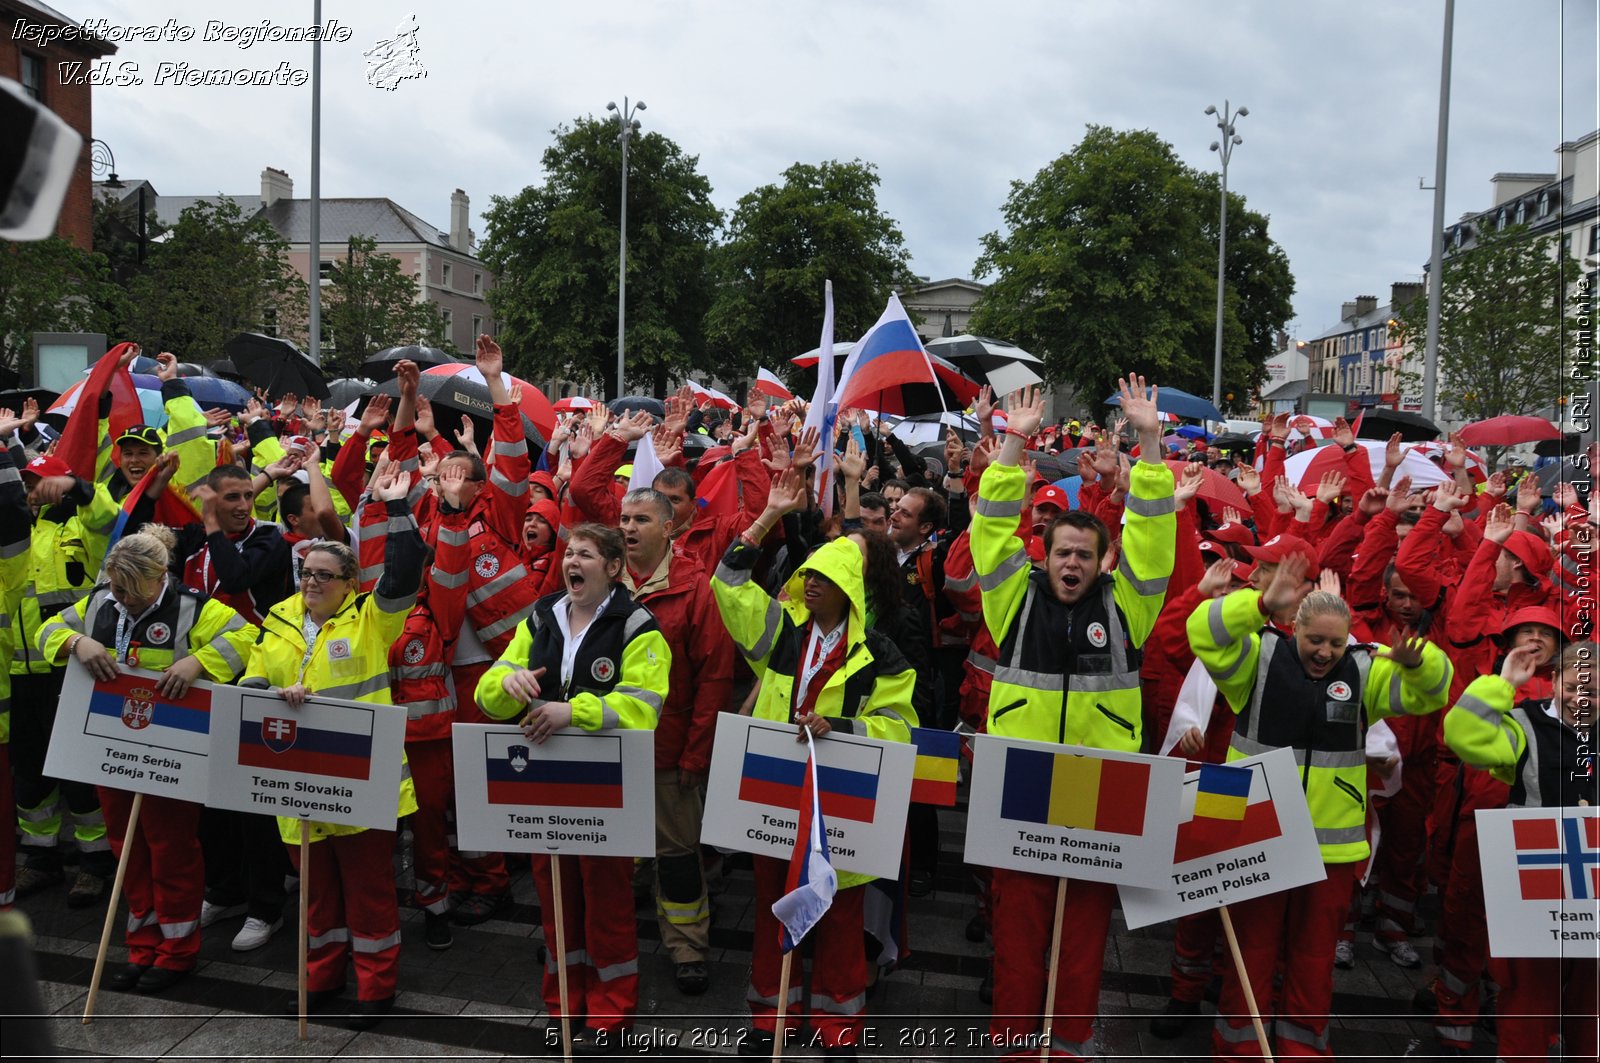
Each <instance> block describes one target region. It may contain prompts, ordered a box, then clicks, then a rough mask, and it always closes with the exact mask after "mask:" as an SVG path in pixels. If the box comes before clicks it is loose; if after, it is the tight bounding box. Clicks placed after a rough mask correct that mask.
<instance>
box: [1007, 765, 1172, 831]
mask: <svg viewBox="0 0 1600 1063" xmlns="http://www.w3.org/2000/svg"><path fill="white" fill-rule="evenodd" d="M1149 790H1150V766H1149V765H1148V764H1141V763H1139V762H1138V761H1131V760H1111V759H1109V758H1104V759H1103V758H1100V757H1096V756H1091V755H1086V754H1079V753H1050V752H1047V751H1045V750H1042V749H1022V748H1019V747H1016V746H1012V747H1009V748H1007V750H1006V771H1005V782H1004V784H1003V786H1002V789H1001V794H1000V815H1001V816H1002V817H1003V818H1005V819H1014V820H1018V821H1020V822H1023V823H1044V824H1048V825H1050V826H1053V827H1076V828H1079V829H1081V830H1097V831H1106V832H1108V833H1112V834H1131V835H1142V834H1144V820H1145V805H1146V804H1147V802H1148V800H1149V796H1150V795H1149Z"/></svg>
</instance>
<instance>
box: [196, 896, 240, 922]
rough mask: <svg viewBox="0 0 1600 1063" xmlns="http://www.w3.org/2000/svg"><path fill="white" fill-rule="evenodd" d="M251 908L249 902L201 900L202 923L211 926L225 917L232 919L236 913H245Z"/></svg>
mask: <svg viewBox="0 0 1600 1063" xmlns="http://www.w3.org/2000/svg"><path fill="white" fill-rule="evenodd" d="M249 910H250V906H249V905H248V904H212V903H211V902H210V901H201V902H200V925H201V926H203V927H205V926H210V925H211V924H212V923H220V922H222V921H223V920H224V919H232V918H233V917H234V916H236V915H243V914H244V913H245V912H247V911H249Z"/></svg>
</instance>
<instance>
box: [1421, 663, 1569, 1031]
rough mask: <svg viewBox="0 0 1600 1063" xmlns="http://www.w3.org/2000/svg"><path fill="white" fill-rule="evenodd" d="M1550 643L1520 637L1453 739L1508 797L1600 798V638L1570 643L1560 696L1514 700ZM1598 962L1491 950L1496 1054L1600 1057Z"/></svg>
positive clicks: (1449, 727) (1529, 800) (1447, 735)
mask: <svg viewBox="0 0 1600 1063" xmlns="http://www.w3.org/2000/svg"><path fill="white" fill-rule="evenodd" d="M1542 653H1543V651H1542V649H1541V647H1539V646H1536V645H1522V646H1518V647H1516V648H1515V649H1513V650H1512V651H1511V652H1510V653H1508V654H1506V658H1505V663H1504V664H1503V665H1502V666H1501V668H1500V674H1499V675H1485V676H1479V677H1478V678H1477V679H1474V680H1473V681H1472V684H1471V685H1470V686H1468V687H1467V689H1466V691H1465V692H1464V693H1463V694H1462V695H1461V697H1460V699H1459V700H1458V701H1457V702H1456V703H1455V706H1454V707H1453V708H1451V710H1450V711H1449V712H1448V713H1446V714H1445V717H1444V740H1445V743H1446V744H1447V745H1448V746H1449V747H1450V748H1451V749H1452V750H1453V751H1454V752H1455V754H1456V756H1458V757H1460V758H1461V760H1462V762H1463V763H1465V764H1470V765H1471V766H1473V767H1474V768H1482V769H1484V770H1486V771H1488V772H1489V773H1490V774H1492V775H1493V776H1494V777H1495V778H1496V779H1499V780H1500V781H1501V782H1503V783H1505V784H1507V785H1509V786H1510V787H1511V800H1510V803H1509V804H1508V806H1507V807H1510V808H1549V807H1560V806H1566V805H1580V804H1588V805H1595V804H1600V785H1597V784H1596V776H1595V773H1594V771H1593V759H1592V758H1593V754H1592V747H1591V746H1590V744H1589V736H1590V735H1591V734H1592V733H1593V730H1594V723H1595V718H1594V713H1595V670H1596V669H1597V668H1600V646H1596V645H1595V644H1594V643H1593V642H1578V643H1573V644H1572V645H1569V646H1568V647H1567V648H1566V649H1564V650H1562V652H1561V656H1560V657H1559V658H1557V661H1556V677H1555V688H1554V693H1553V696H1551V697H1549V698H1542V699H1538V700H1532V699H1529V700H1525V701H1521V702H1516V703H1515V704H1513V702H1514V699H1515V698H1516V694H1517V690H1518V688H1520V687H1522V686H1523V685H1525V684H1526V683H1527V682H1528V681H1529V680H1530V679H1532V678H1533V676H1534V673H1535V672H1536V671H1537V670H1538V669H1539V667H1540V662H1539V658H1540V656H1541V655H1542ZM1553 904H1554V905H1559V904H1560V902H1559V901H1557V902H1553ZM1597 969H1600V965H1597V964H1596V963H1595V961H1594V960H1592V959H1590V960H1578V959H1573V960H1563V959H1555V958H1550V957H1527V956H1505V957H1500V956H1496V957H1491V959H1490V960H1489V973H1490V975H1491V977H1493V979H1494V981H1495V983H1496V984H1497V985H1499V986H1500V1003H1499V1005H1498V1007H1497V1008H1496V1011H1497V1013H1498V1015H1497V1018H1496V1020H1495V1029H1496V1034H1497V1036H1498V1038H1499V1044H1498V1046H1497V1048H1496V1053H1495V1054H1496V1055H1497V1056H1498V1057H1499V1058H1501V1059H1525V1058H1531V1059H1545V1058H1548V1056H1549V1053H1550V1050H1551V1046H1552V1045H1553V1044H1555V1043H1557V1042H1558V1041H1559V1042H1560V1050H1559V1054H1560V1056H1561V1058H1563V1059H1593V1058H1595V1052H1596V1026H1595V1021H1596V1017H1595V1000H1596V997H1597V994H1600V979H1597V977H1596V975H1597Z"/></svg>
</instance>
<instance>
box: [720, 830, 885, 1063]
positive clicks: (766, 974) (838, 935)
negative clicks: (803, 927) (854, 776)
mask: <svg viewBox="0 0 1600 1063" xmlns="http://www.w3.org/2000/svg"><path fill="white" fill-rule="evenodd" d="M751 859H752V862H753V864H754V868H755V876H756V926H755V942H754V943H753V945H752V946H751V952H752V954H751V958H750V990H749V992H748V993H747V994H746V999H748V1000H749V1002H750V1021H751V1024H752V1025H754V1026H755V1028H756V1029H758V1030H763V1031H765V1032H767V1033H772V1034H776V1033H777V1031H778V989H779V988H780V985H781V983H782V981H783V947H782V945H781V944H780V943H779V942H780V940H781V939H780V936H779V935H780V933H781V930H780V924H779V922H778V917H777V916H775V915H773V914H772V902H773V901H775V900H777V899H778V898H779V897H781V896H783V892H784V885H785V880H786V879H787V877H788V874H789V862H788V861H787V860H775V859H773V858H772V857H769V856H756V857H752V858H751ZM866 893H867V891H866V887H865V886H853V887H851V888H850V889H842V890H840V891H839V892H838V893H836V894H835V895H834V898H833V904H832V906H831V907H829V908H828V911H827V914H825V915H824V916H823V917H822V919H821V921H820V922H818V923H817V925H816V926H814V927H812V928H811V932H810V933H809V934H807V935H806V938H805V940H806V942H807V943H809V944H810V947H811V949H812V953H811V999H810V1001H808V1002H806V1003H805V1004H802V1002H801V985H802V983H803V981H804V977H803V976H804V973H805V972H804V971H803V970H802V969H801V964H800V963H799V962H798V957H796V958H795V960H791V961H790V971H789V995H788V1001H787V1003H785V1005H784V1009H783V1026H784V1029H785V1030H793V1029H797V1028H798V1027H799V1026H800V1019H801V1018H802V1016H805V1015H807V1014H809V1015H810V1019H811V1028H812V1030H814V1031H816V1033H817V1034H818V1036H820V1037H821V1039H822V1044H823V1045H824V1047H827V1048H834V1047H837V1046H839V1045H855V1044H859V1043H860V1041H861V1031H862V1030H863V1029H864V1028H865V1026H866V1012H867V956H866V952H865V950H864V949H863V948H862V947H861V940H862V937H861V936H862V933H863V927H864V925H865V900H866ZM802 947H804V946H802Z"/></svg>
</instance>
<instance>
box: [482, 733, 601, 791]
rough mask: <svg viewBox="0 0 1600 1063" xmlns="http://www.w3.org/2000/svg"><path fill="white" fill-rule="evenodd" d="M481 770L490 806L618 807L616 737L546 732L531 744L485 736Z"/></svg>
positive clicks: (515, 738) (516, 738)
mask: <svg viewBox="0 0 1600 1063" xmlns="http://www.w3.org/2000/svg"><path fill="white" fill-rule="evenodd" d="M483 774H484V780H485V781H486V782H487V784H488V801H489V803H490V804H491V805H553V806H556V807H559V808H621V807H622V740H621V739H620V738H618V737H617V736H616V735H594V736H592V737H590V736H585V735H552V736H550V737H549V738H547V739H545V742H544V744H543V745H540V746H534V745H530V744H529V743H528V741H527V739H525V738H523V737H522V736H521V735H516V734H486V735H484V773H483Z"/></svg>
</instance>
